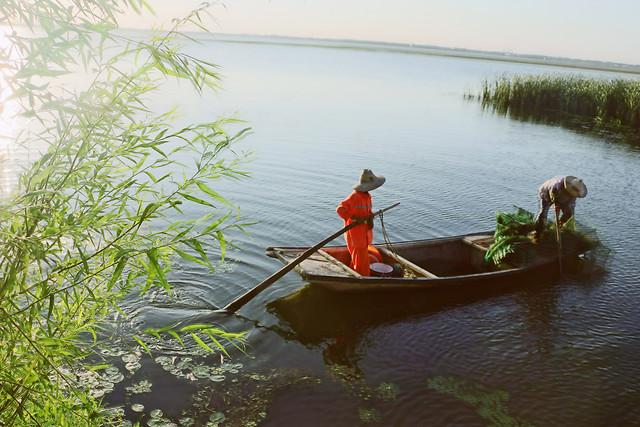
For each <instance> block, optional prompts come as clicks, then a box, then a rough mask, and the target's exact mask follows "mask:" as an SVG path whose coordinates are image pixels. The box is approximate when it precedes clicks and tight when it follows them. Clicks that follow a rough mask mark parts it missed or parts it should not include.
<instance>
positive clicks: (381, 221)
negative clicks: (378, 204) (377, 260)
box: [380, 213, 398, 255]
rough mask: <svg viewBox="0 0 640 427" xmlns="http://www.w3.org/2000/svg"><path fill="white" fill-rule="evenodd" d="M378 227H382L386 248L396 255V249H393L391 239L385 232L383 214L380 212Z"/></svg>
mask: <svg viewBox="0 0 640 427" xmlns="http://www.w3.org/2000/svg"><path fill="white" fill-rule="evenodd" d="M380 227H381V228H382V237H383V238H384V243H385V244H386V245H387V249H389V251H390V252H391V253H392V254H394V255H398V254H397V253H396V251H395V250H394V249H393V245H391V240H390V239H389V235H388V234H387V229H386V228H385V226H384V214H382V213H381V214H380Z"/></svg>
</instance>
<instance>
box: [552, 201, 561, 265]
mask: <svg viewBox="0 0 640 427" xmlns="http://www.w3.org/2000/svg"><path fill="white" fill-rule="evenodd" d="M553 210H554V212H555V213H556V239H557V240H558V268H559V271H560V275H562V237H561V236H560V219H559V218H558V209H556V207H555V206H554V207H553Z"/></svg>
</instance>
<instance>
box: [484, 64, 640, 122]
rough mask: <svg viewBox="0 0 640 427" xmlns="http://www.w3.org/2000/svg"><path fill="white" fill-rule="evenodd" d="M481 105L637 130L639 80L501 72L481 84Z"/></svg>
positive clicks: (638, 118) (520, 113)
mask: <svg viewBox="0 0 640 427" xmlns="http://www.w3.org/2000/svg"><path fill="white" fill-rule="evenodd" d="M478 97H479V98H480V99H481V100H482V103H483V104H490V105H493V106H494V107H496V109H497V110H498V111H501V112H504V113H506V112H509V113H512V114H514V115H517V116H527V115H536V116H546V117H549V118H555V117H556V116H557V115H558V113H560V114H561V115H564V116H579V117H585V118H588V119H590V120H592V122H593V123H594V125H597V124H605V125H613V126H617V127H628V128H631V129H634V130H635V131H636V132H638V131H640V80H639V79H620V78H618V79H606V78H591V77H584V76H576V75H554V74H551V75H503V76H500V77H498V78H496V79H494V80H492V81H489V80H485V81H484V82H483V83H482V88H481V93H480V94H479V96H478Z"/></svg>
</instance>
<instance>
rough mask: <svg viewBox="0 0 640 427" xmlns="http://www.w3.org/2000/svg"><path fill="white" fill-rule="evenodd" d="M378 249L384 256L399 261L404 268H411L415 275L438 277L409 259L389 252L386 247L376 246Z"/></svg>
mask: <svg viewBox="0 0 640 427" xmlns="http://www.w3.org/2000/svg"><path fill="white" fill-rule="evenodd" d="M378 249H379V250H380V252H382V254H383V255H385V256H387V257H389V258H391V259H393V260H395V261H397V262H399V263H400V264H401V265H402V266H403V267H404V268H407V269H409V270H411V271H412V272H413V273H414V274H416V275H417V276H421V277H430V278H432V279H437V278H438V276H436V275H435V274H433V273H431V272H430V271H427V270H425V269H424V268H422V267H419V266H417V265H415V264H414V263H412V262H411V261H409V260H406V259H404V258H402V257H401V256H400V255H397V254H396V253H394V252H391V251H390V250H389V249H387V248H378Z"/></svg>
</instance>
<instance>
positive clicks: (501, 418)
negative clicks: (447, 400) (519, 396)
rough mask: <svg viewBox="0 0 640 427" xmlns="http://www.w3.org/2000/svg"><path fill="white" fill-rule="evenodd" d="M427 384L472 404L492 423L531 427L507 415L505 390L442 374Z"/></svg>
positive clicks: (506, 394) (507, 399)
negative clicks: (491, 388) (489, 387)
mask: <svg viewBox="0 0 640 427" xmlns="http://www.w3.org/2000/svg"><path fill="white" fill-rule="evenodd" d="M428 384H429V387H431V388H432V389H434V390H437V391H439V392H441V393H446V394H449V395H451V396H454V397H455V398H457V399H459V400H461V401H462V402H465V403H468V404H470V405H472V406H473V407H474V408H475V409H476V412H477V413H478V415H480V416H481V417H482V418H485V419H487V420H489V421H490V422H491V423H492V425H497V426H519V427H531V424H529V423H528V422H526V421H523V420H521V419H519V418H516V417H512V416H511V415H509V410H508V407H507V404H508V402H509V393H507V392H505V391H502V390H489V389H487V388H486V387H485V386H483V385H482V384H472V383H469V382H467V381H465V380H458V379H455V378H452V377H442V376H440V377H435V378H433V379H430V380H429V381H428Z"/></svg>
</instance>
